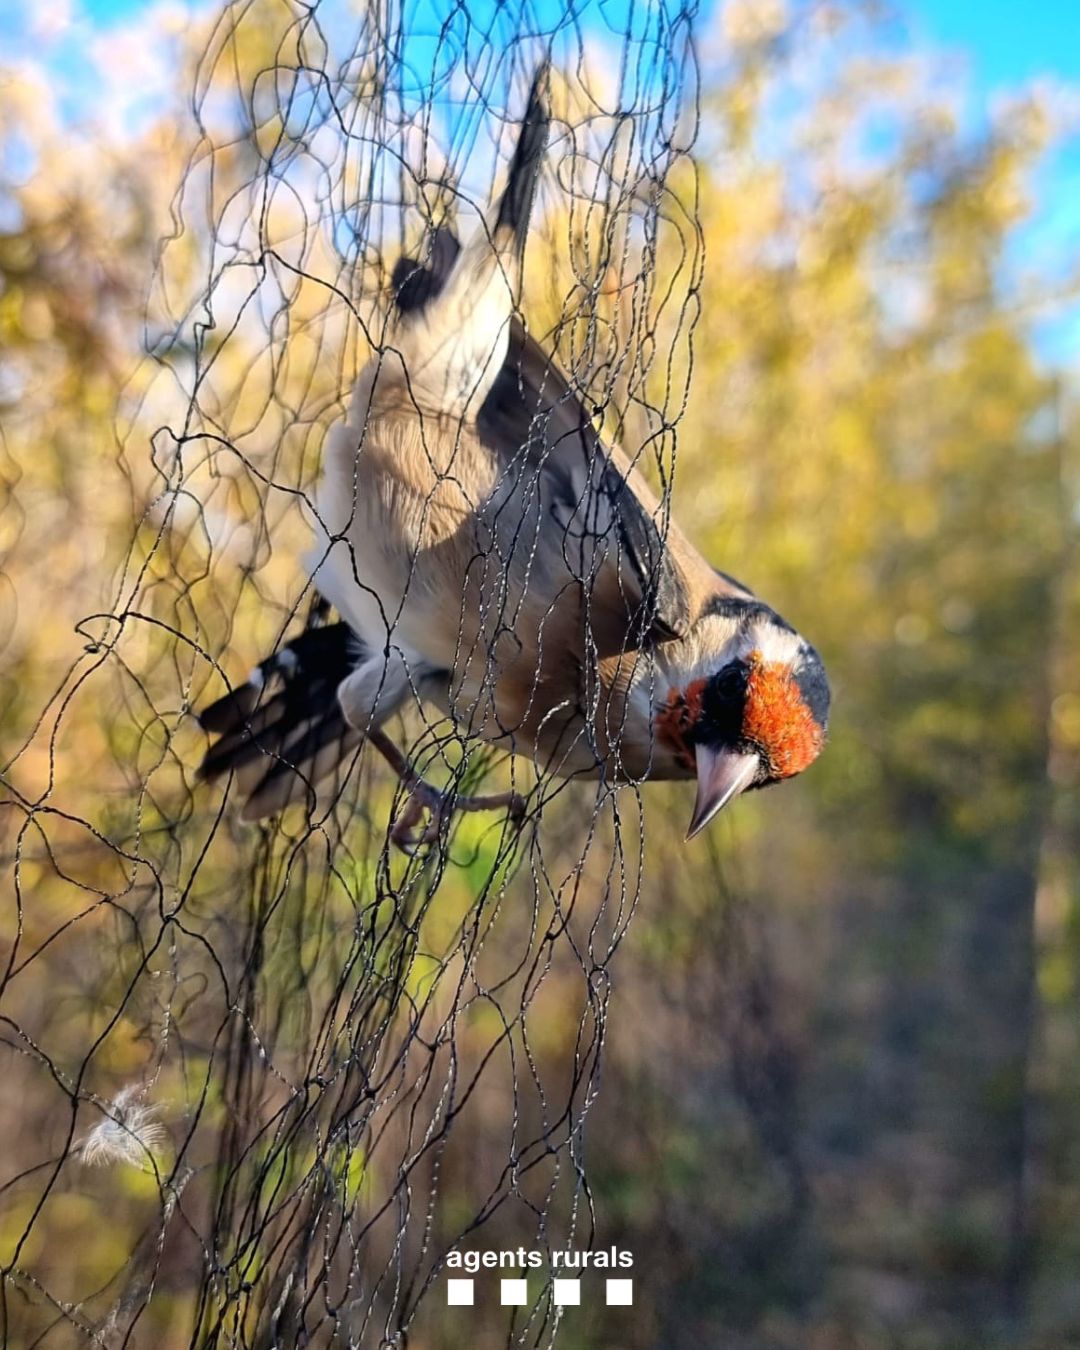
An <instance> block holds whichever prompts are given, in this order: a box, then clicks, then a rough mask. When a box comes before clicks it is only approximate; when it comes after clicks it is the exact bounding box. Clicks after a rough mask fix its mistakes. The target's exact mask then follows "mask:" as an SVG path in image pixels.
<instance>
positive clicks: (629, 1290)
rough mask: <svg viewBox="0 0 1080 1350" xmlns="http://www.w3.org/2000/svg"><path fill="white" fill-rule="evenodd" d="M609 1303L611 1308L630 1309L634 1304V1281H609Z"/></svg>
mask: <svg viewBox="0 0 1080 1350" xmlns="http://www.w3.org/2000/svg"><path fill="white" fill-rule="evenodd" d="M607 1301H608V1307H609V1308H629V1307H630V1306H631V1304H632V1303H633V1302H634V1281H633V1280H608V1282H607Z"/></svg>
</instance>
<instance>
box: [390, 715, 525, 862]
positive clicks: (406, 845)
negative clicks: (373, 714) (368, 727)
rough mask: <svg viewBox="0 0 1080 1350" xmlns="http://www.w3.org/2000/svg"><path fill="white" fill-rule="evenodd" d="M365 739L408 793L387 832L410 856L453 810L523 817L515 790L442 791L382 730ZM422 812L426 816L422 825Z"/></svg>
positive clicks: (436, 835) (520, 799)
mask: <svg viewBox="0 0 1080 1350" xmlns="http://www.w3.org/2000/svg"><path fill="white" fill-rule="evenodd" d="M368 740H369V741H370V742H371V744H372V745H373V746H374V747H375V748H376V750H378V751H379V753H380V754H381V755H382V756H383V758H384V759H385V760H386V761H387V763H388V764H389V765H390V766H391V767H392V768H393V769H394V771H395V773H397V775H398V777H399V778H400V779H401V781H402V782H403V783H404V784H405V787H406V789H407V792H408V797H407V799H406V802H405V809H404V810H403V811H402V813H401V815H400V816H399V817H398V818H397V820H396V821H395V822H394V825H393V828H392V829H391V831H390V838H391V840H392V841H393V843H395V844H396V845H397V846H398V848H400V849H401V850H402V852H404V853H408V854H410V855H413V854H415V853H417V852H418V851H419V850H420V849H421V848H423V847H424V846H425V845H427V844H434V843H436V842H437V841H438V839H439V837H440V835H441V834H442V833H443V828H444V826H446V825H448V824H449V821H450V819H451V817H452V816H453V814H454V812H455V811H506V812H507V813H508V814H509V816H510V818H511V819H512V820H514V821H520V820H522V819H524V816H525V798H524V797H522V795H521V794H520V793H519V792H497V793H494V794H492V795H490V796H477V797H465V796H458V795H457V794H456V793H454V792H443V791H441V790H440V789H439V788H434V787H432V786H431V784H430V783H428V782H427V781H425V779H423V778H421V777H420V775H419V774H418V773H417V772H416V770H415V769H414V768H413V766H412V765H411V764H410V763H409V761H408V760H407V759H406V758H405V756H404V755H403V754H402V753H401V751H400V750H399V749H398V747H397V746H396V745H395V744H394V743H393V741H391V740H390V739H389V737H387V736H386V735H385V734H384V733H383V732H381V731H371V732H369V733H368ZM425 812H426V813H427V817H428V818H427V822H426V824H425V823H424V815H425Z"/></svg>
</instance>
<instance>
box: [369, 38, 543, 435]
mask: <svg viewBox="0 0 1080 1350" xmlns="http://www.w3.org/2000/svg"><path fill="white" fill-rule="evenodd" d="M547 84H548V66H547V63H546V62H545V63H544V64H543V65H542V66H541V67H540V68H539V70H537V72H536V75H535V76H534V77H533V83H532V87H531V89H530V91H529V101H528V104H527V105H526V109H525V115H524V118H523V119H522V123H521V130H520V132H519V134H518V141H517V145H516V147H515V149H514V154H513V157H512V158H511V161H510V172H509V175H508V178H507V182H506V187H505V189H504V190H503V193H502V196H501V197H500V198H499V201H498V203H497V205H496V207H495V210H494V212H493V215H492V217H491V218H490V220H489V221H488V222H487V223H486V224H485V226H484V227H482V228H481V229H479V230H477V232H476V233H475V235H474V236H473V238H472V239H471V240H470V241H469V243H468V244H467V245H466V246H465V248H462V247H461V246H460V245H459V244H458V241H457V239H456V238H455V237H454V235H453V234H452V232H451V231H450V230H449V229H448V228H447V227H445V226H444V227H442V228H440V229H438V230H436V231H435V233H434V235H433V237H432V241H431V258H430V262H429V263H428V265H427V266H421V265H420V264H418V263H417V262H415V261H413V260H412V259H409V258H402V259H401V260H400V261H399V262H398V264H397V266H396V267H395V269H394V274H393V287H394V295H395V302H396V306H397V310H398V313H399V314H400V315H401V316H402V317H403V318H404V319H406V320H407V321H410V322H407V323H406V325H405V331H404V334H403V337H404V339H405V342H406V344H407V347H408V350H405V351H404V352H403V355H404V357H405V365H406V368H407V369H408V372H409V383H410V388H411V389H412V391H413V393H414V395H417V396H419V397H420V398H422V399H424V401H425V402H427V403H428V404H429V405H432V406H434V407H435V408H436V409H437V410H438V411H440V412H445V413H455V412H456V413H459V414H462V415H463V414H464V413H465V412H466V411H467V410H468V409H470V408H476V407H479V405H480V403H482V402H483V400H484V398H485V397H486V395H487V392H488V390H489V389H490V387H491V384H492V381H493V380H494V379H495V376H496V375H497V373H498V371H499V369H500V367H501V366H502V362H503V359H504V357H505V355H506V347H507V342H508V340H509V324H510V316H511V314H512V312H513V309H514V305H515V304H516V303H517V299H518V292H519V289H520V285H521V270H522V262H523V258H524V252H525V241H526V238H527V236H528V232H529V219H530V216H531V214H532V206H533V200H534V198H535V196H536V185H537V181H538V179H539V176H540V168H541V165H542V163H543V158H544V149H545V147H546V145H547V139H548V131H549V128H550V124H551V117H550V113H549V111H548V106H547V96H546V91H547ZM414 318H415V319H416V320H417V322H411V320H413V319H414Z"/></svg>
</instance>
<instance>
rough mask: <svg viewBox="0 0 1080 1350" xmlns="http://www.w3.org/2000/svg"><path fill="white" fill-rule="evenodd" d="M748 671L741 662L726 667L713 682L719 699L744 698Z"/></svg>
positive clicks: (734, 662)
mask: <svg viewBox="0 0 1080 1350" xmlns="http://www.w3.org/2000/svg"><path fill="white" fill-rule="evenodd" d="M746 679H747V670H746V667H745V666H744V665H743V663H742V662H741V661H733V662H732V663H731V664H730V665H728V666H725V667H724V669H723V670H721V671H720V672H719V673H718V674H717V676H716V678H715V679H714V681H713V689H714V691H715V693H716V695H717V697H718V698H721V699H724V700H725V701H726V700H728V699H737V698H742V696H743V694H744V693H745V692H746Z"/></svg>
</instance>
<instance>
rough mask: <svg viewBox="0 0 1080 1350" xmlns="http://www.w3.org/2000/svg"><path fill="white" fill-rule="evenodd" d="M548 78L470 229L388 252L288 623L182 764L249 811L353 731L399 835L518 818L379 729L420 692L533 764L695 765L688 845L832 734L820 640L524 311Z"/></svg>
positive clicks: (309, 783) (654, 771)
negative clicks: (459, 819) (733, 559)
mask: <svg viewBox="0 0 1080 1350" xmlns="http://www.w3.org/2000/svg"><path fill="white" fill-rule="evenodd" d="M548 83H549V69H548V66H547V65H546V64H544V65H542V66H541V67H540V69H539V70H538V71H537V73H536V76H535V78H534V80H533V82H532V87H531V90H530V93H529V97H528V102H527V106H526V109H525V113H524V116H523V118H522V121H521V123H520V130H519V133H518V137H517V143H516V147H515V149H514V151H513V155H512V158H511V161H510V165H509V170H508V176H507V180H506V186H505V188H504V190H503V191H502V193H501V195H500V196H499V197H498V198H497V199H496V201H495V202H494V204H493V207H492V208H491V209H490V210H489V212H488V214H487V215H486V217H485V218H484V219H482V221H481V222H480V224H479V227H478V228H477V229H476V230H475V231H474V232H473V234H472V235H471V237H470V238H469V239H468V240H467V241H466V242H465V243H464V244H462V243H461V242H460V240H459V239H458V237H457V234H456V233H455V231H454V229H453V228H452V227H451V225H449V224H446V223H443V224H441V225H439V226H438V227H437V228H436V229H435V230H434V231H432V232H431V233H430V235H429V239H428V246H427V253H426V260H425V261H420V260H419V259H418V258H411V257H407V256H403V257H401V258H400V259H399V260H398V262H397V264H396V266H395V267H394V269H393V272H392V276H391V279H390V296H391V299H390V302H389V303H388V306H387V310H388V320H387V328H386V330H385V334H384V339H383V340H382V341H379V342H377V343H376V344H375V346H374V350H373V354H372V356H371V358H370V360H369V361H368V363H367V364H366V366H365V367H364V369H363V370H362V371H361V373H360V375H359V376H358V378H357V380H356V383H355V385H354V387H353V389H352V391H351V396H350V399H349V402H348V407H347V412H346V414H345V416H344V417H343V418H342V419H341V420H340V421H338V422H337V423H336V424H335V425H334V426H332V427H331V429H330V430H329V431H328V433H327V436H326V438H325V441H324V446H323V455H322V471H321V477H320V479H319V482H318V485H317V487H316V489H315V492H314V499H313V506H312V510H311V512H310V517H311V520H310V523H311V529H312V536H313V543H312V546H311V549H310V551H309V552H308V554H307V555H306V557H305V559H304V566H305V568H306V572H307V575H308V576H309V578H310V583H311V586H312V588H313V592H314V595H315V600H314V603H313V607H312V616H311V619H310V621H309V623H308V625H307V627H306V628H305V631H303V632H302V633H301V634H300V635H299V636H297V637H296V638H294V639H293V640H291V641H290V642H288V643H286V644H285V645H284V646H283V647H282V648H281V649H280V650H278V651H277V652H275V653H274V654H272V655H271V656H269V657H268V658H267V659H266V660H264V661H262V662H261V663H260V664H259V665H258V666H257V667H256V668H255V670H254V671H253V672H252V675H251V677H250V678H249V680H248V681H247V682H246V683H245V684H243V685H242V686H239V687H238V688H235V689H232V690H230V691H229V692H228V693H226V694H225V695H224V696H223V697H221V698H219V699H218V700H217V701H216V702H215V703H213V704H212V705H211V706H209V707H207V708H205V709H204V710H203V711H202V712H201V714H200V715H199V716H200V721H201V724H202V726H203V728H204V729H205V730H206V731H207V732H208V733H210V734H211V735H213V736H214V737H215V738H216V739H215V740H214V742H213V744H211V745H210V747H209V749H208V750H207V753H206V756H205V758H204V760H203V762H202V765H201V768H200V773H201V776H202V777H203V778H204V779H207V780H213V779H217V778H221V777H223V776H225V775H234V776H235V778H236V781H237V786H238V787H239V789H240V790H241V791H242V792H243V793H244V796H245V801H244V805H243V808H242V812H241V814H242V816H243V817H244V818H245V819H251V820H257V819H261V818H263V817H266V816H269V815H273V814H275V813H277V812H280V811H281V810H283V809H284V808H285V807H286V806H287V805H289V804H290V803H291V802H295V801H299V800H306V801H307V802H308V803H309V806H310V805H312V804H313V803H314V801H315V796H314V793H315V789H316V787H317V785H318V784H319V783H320V781H322V780H323V779H324V778H325V777H326V776H327V775H328V774H329V773H331V772H332V771H333V770H335V769H336V768H337V767H338V766H339V765H340V764H341V763H342V762H343V761H346V760H347V759H348V757H349V756H350V755H352V754H354V753H355V752H356V750H357V749H358V748H359V747H360V745H361V744H362V743H363V742H365V741H366V742H367V743H369V744H370V745H372V746H373V747H374V748H375V749H376V750H377V751H378V752H379V753H380V754H382V755H383V756H384V757H385V758H386V760H387V761H388V762H389V763H390V765H391V766H392V767H393V769H394V771H395V772H396V773H397V774H398V775H399V776H400V778H401V779H402V781H403V783H404V785H405V789H406V804H405V808H404V810H403V812H402V814H401V816H400V818H399V819H398V820H397V821H396V823H395V824H394V825H393V827H392V829H391V838H392V839H393V841H394V842H395V843H396V844H398V845H400V846H401V847H402V848H404V849H406V850H407V851H410V852H413V851H415V850H416V849H417V848H419V847H420V846H422V845H425V844H430V843H432V842H434V841H435V840H436V839H438V838H439V837H440V835H441V832H442V831H443V830H444V829H446V828H448V824H449V821H450V820H451V819H452V818H453V816H454V813H455V812H458V811H473V810H491V809H499V810H505V811H506V812H507V813H508V816H509V817H510V818H513V819H520V817H521V816H522V815H523V812H524V805H525V803H524V799H523V798H522V797H521V795H520V794H519V793H517V792H511V793H498V794H492V795H490V796H464V795H460V794H455V793H454V792H453V791H451V790H445V791H440V790H438V789H436V788H434V787H433V786H432V785H430V784H429V783H427V782H426V780H425V779H424V778H423V777H422V775H421V774H420V773H419V772H418V771H417V769H416V768H415V766H414V765H413V764H412V763H411V762H410V761H409V759H408V758H407V756H406V755H405V754H404V752H402V751H401V749H400V748H399V747H398V746H397V745H396V744H395V743H394V742H393V741H392V740H391V739H390V737H389V736H388V735H387V734H386V732H385V730H384V727H385V724H386V722H387V721H388V719H389V718H391V717H392V716H393V715H394V714H396V713H399V712H400V711H402V710H404V709H406V708H407V707H409V706H415V705H430V706H432V707H434V708H436V709H437V710H438V711H439V712H440V713H442V714H443V715H445V716H446V717H449V718H450V719H451V722H452V724H453V726H454V727H455V729H456V731H457V733H458V734H459V735H460V736H462V737H463V738H477V739H478V740H480V741H482V742H485V743H487V744H489V745H491V746H495V747H501V748H505V749H507V750H509V751H510V752H512V753H513V754H515V755H525V756H529V757H531V759H532V760H533V763H534V764H535V766H536V769H537V771H538V773H539V774H540V775H550V776H553V777H555V778H563V779H566V778H576V777H583V778H591V779H602V780H604V781H605V782H610V783H619V782H629V781H636V782H641V781H655V780H679V779H687V780H688V779H696V784H697V790H696V797H695V801H694V806H693V810H692V814H691V818H690V825H689V829H688V831H687V836H686V837H687V839H690V838H692V837H693V836H694V835H696V834H698V833H699V832H700V831H701V830H702V829H704V827H705V826H706V825H707V824H708V823H709V821H710V820H712V819H713V817H714V816H715V815H716V814H717V812H719V811H720V810H721V809H722V808H723V807H725V806H726V805H728V804H729V803H730V802H731V801H732V800H733V799H734V798H736V797H737V796H739V795H740V794H741V793H743V792H746V791H750V790H755V789H760V788H764V787H766V786H768V785H770V784H773V783H776V782H779V781H781V780H782V779H787V778H791V777H793V776H794V775H796V774H798V773H800V772H802V771H803V770H804V769H806V768H807V767H808V766H809V765H810V764H811V763H813V762H814V760H816V759H817V757H818V755H819V754H820V752H821V750H822V748H823V746H824V744H825V739H826V734H827V729H828V717H829V703H830V692H829V684H828V680H827V677H826V674H825V670H824V667H823V664H822V660H821V657H820V656H819V654H818V652H817V651H816V650H815V648H814V647H813V646H811V644H810V643H809V642H808V641H807V640H806V639H805V638H803V637H802V636H801V635H800V634H799V633H798V632H797V631H796V630H795V629H794V628H793V627H792V626H791V625H790V624H789V623H787V622H786V621H785V620H784V619H783V618H781V617H780V615H779V614H778V613H777V612H776V611H775V610H774V609H772V608H771V607H770V606H769V605H767V604H765V603H764V602H763V601H762V600H760V599H759V598H758V597H757V596H756V595H755V594H754V593H753V592H752V591H751V590H750V589H749V588H748V587H747V586H745V585H743V584H742V583H741V582H739V581H737V580H736V579H735V578H734V577H733V576H731V575H730V574H728V573H727V572H723V571H720V570H718V569H716V568H714V567H713V566H712V565H711V564H710V563H709V562H707V561H706V559H705V558H704V557H703V556H702V554H701V553H700V552H699V551H698V550H697V549H696V548H695V547H694V546H693V545H692V544H691V543H690V541H689V540H688V539H687V538H686V536H685V535H684V534H683V533H682V531H681V530H680V529H679V527H678V525H677V524H676V523H674V521H671V520H670V518H669V513H668V512H667V510H666V504H665V503H662V502H661V501H660V500H659V499H658V498H657V496H656V494H655V493H654V492H653V490H652V488H651V487H650V486H649V484H648V483H647V481H646V480H645V478H644V477H643V476H642V475H641V474H640V473H639V472H638V470H637V469H636V467H635V466H634V465H633V464H632V462H631V460H630V458H628V456H627V455H626V453H625V452H624V450H623V449H622V448H620V447H619V446H617V445H615V444H609V443H608V442H607V441H605V439H604V437H603V435H602V434H601V431H600V430H598V429H597V426H596V424H595V420H594V418H595V410H590V407H589V406H587V401H586V399H585V398H584V396H583V394H582V392H581V390H580V388H579V387H577V386H576V385H575V383H574V382H571V381H570V380H569V379H568V378H567V377H566V376H565V375H564V374H563V373H562V371H561V370H560V368H559V366H558V364H557V363H556V361H555V358H554V356H553V355H552V354H551V353H550V352H549V351H547V350H545V348H544V346H543V345H542V344H541V342H540V341H539V340H538V339H537V338H536V337H535V336H533V335H532V334H531V333H530V332H529V330H528V327H527V324H526V320H525V317H524V316H523V314H522V312H521V293H522V283H523V278H524V268H525V260H526V242H527V238H528V234H529V224H530V218H531V214H532V209H533V203H534V197H535V194H536V188H537V182H538V180H539V177H540V174H541V169H542V165H543V161H544V157H545V153H546V148H547V142H548V137H549V129H550V122H551V117H550V113H549V109H548V92H547V90H548ZM335 612H336V616H337V617H336V619H334V618H333V617H332V615H333V614H334V613H335Z"/></svg>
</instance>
